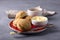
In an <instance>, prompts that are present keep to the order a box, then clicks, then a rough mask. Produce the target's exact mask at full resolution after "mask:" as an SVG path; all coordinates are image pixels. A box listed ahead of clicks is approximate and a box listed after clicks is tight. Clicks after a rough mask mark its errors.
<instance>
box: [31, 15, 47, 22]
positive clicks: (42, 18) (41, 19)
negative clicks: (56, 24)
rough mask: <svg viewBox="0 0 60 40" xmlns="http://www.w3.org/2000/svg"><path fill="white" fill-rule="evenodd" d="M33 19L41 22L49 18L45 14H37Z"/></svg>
mask: <svg viewBox="0 0 60 40" xmlns="http://www.w3.org/2000/svg"><path fill="white" fill-rule="evenodd" d="M32 20H36V21H39V22H44V21H46V20H48V19H47V18H46V17H44V16H35V17H33V18H32Z"/></svg>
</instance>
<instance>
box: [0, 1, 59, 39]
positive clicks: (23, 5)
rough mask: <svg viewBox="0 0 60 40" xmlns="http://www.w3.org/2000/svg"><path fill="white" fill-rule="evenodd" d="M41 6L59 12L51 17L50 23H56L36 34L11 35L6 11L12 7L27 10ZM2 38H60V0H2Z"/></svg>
mask: <svg viewBox="0 0 60 40" xmlns="http://www.w3.org/2000/svg"><path fill="white" fill-rule="evenodd" d="M36 6H41V7H42V8H44V9H47V10H54V11H56V12H57V13H58V14H57V15H54V16H52V17H49V23H53V24H54V25H55V27H54V28H51V29H48V30H46V31H44V32H42V33H39V34H36V35H30V36H25V35H17V34H16V35H10V34H9V33H10V32H11V31H12V30H11V29H9V22H10V21H11V19H8V17H7V15H6V13H5V11H6V10H10V9H17V10H27V9H29V8H32V7H36ZM0 40H60V0H0Z"/></svg>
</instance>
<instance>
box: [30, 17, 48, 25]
mask: <svg viewBox="0 0 60 40" xmlns="http://www.w3.org/2000/svg"><path fill="white" fill-rule="evenodd" d="M35 17H36V19H34V18H35ZM35 17H33V18H32V19H31V22H32V24H33V25H36V26H41V25H46V24H48V18H47V17H44V16H35ZM37 19H38V20H39V21H38V20H37ZM42 20H43V21H42Z"/></svg>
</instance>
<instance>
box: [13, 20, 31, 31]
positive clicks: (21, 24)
mask: <svg viewBox="0 0 60 40" xmlns="http://www.w3.org/2000/svg"><path fill="white" fill-rule="evenodd" d="M13 23H14V25H15V26H16V27H17V28H19V29H20V30H22V31H29V30H31V23H30V22H29V21H28V20H26V19H18V20H14V22H13Z"/></svg>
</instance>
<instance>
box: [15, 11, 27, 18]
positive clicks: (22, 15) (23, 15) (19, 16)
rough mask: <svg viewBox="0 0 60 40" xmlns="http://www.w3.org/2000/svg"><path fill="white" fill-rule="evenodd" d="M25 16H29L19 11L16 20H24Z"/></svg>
mask: <svg viewBox="0 0 60 40" xmlns="http://www.w3.org/2000/svg"><path fill="white" fill-rule="evenodd" d="M25 16H27V13H26V12H25V11H19V12H18V13H17V14H16V17H15V19H16V18H24V17H25Z"/></svg>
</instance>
